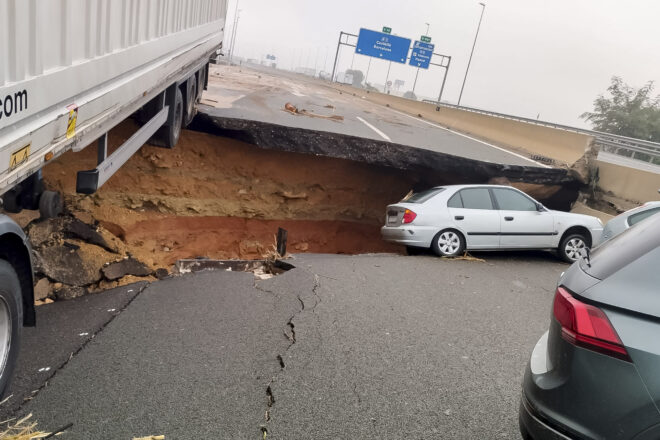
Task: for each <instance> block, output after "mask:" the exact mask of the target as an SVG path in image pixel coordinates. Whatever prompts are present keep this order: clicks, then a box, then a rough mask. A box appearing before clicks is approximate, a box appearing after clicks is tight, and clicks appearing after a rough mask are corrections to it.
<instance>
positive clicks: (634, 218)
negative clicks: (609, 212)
mask: <svg viewBox="0 0 660 440" xmlns="http://www.w3.org/2000/svg"><path fill="white" fill-rule="evenodd" d="M658 212H660V207H659V208H651V209H647V210H646V211H643V212H638V213H637V214H633V215H631V216H630V217H628V226H632V225H635V224H637V223H639V222H641V221H642V220H644V219H646V218H649V217H651V216H652V215H655V214H657V213H658Z"/></svg>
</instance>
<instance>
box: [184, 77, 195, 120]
mask: <svg viewBox="0 0 660 440" xmlns="http://www.w3.org/2000/svg"><path fill="white" fill-rule="evenodd" d="M196 102H197V79H196V78H195V75H193V76H191V77H190V78H188V81H187V82H186V112H185V114H184V115H183V126H184V127H187V126H188V125H190V123H191V122H192V120H193V118H194V117H195V103H196Z"/></svg>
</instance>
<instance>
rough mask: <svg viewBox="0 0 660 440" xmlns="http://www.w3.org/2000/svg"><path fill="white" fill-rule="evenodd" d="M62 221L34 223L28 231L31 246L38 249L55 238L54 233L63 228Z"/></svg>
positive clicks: (56, 219)
mask: <svg viewBox="0 0 660 440" xmlns="http://www.w3.org/2000/svg"><path fill="white" fill-rule="evenodd" d="M61 226H62V224H61V219H60V218H52V219H47V220H42V221H36V222H33V223H32V224H31V225H30V227H29V229H28V236H29V239H30V244H31V245H32V247H33V248H38V247H40V246H41V245H43V244H44V243H46V242H47V241H48V240H50V239H52V238H53V233H54V232H56V231H59V230H60V228H61Z"/></svg>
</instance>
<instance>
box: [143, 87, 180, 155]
mask: <svg viewBox="0 0 660 440" xmlns="http://www.w3.org/2000/svg"><path fill="white" fill-rule="evenodd" d="M172 111H173V112H174V118H173V120H172V124H166V125H163V126H162V127H160V128H159V129H158V131H157V132H156V134H155V135H154V137H153V138H152V139H151V140H150V141H149V143H151V144H152V145H155V146H157V147H165V148H174V146H175V145H176V143H177V142H179V136H181V123H182V122H183V96H182V95H181V89H179V88H178V87H176V91H175V92H174V106H173V107H172Z"/></svg>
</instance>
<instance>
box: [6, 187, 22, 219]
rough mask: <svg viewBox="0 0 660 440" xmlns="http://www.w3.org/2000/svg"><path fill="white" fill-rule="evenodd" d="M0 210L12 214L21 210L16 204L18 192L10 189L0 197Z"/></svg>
mask: <svg viewBox="0 0 660 440" xmlns="http://www.w3.org/2000/svg"><path fill="white" fill-rule="evenodd" d="M2 209H4V210H5V211H6V212H11V213H14V214H18V213H19V212H21V211H22V210H23V209H22V208H21V205H20V204H19V203H18V191H16V190H15V189H12V190H9V191H7V192H6V193H4V194H3V195H2Z"/></svg>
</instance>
